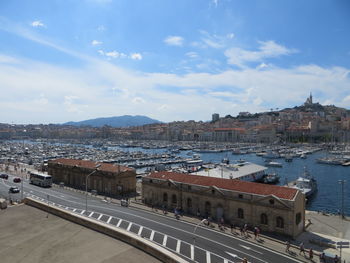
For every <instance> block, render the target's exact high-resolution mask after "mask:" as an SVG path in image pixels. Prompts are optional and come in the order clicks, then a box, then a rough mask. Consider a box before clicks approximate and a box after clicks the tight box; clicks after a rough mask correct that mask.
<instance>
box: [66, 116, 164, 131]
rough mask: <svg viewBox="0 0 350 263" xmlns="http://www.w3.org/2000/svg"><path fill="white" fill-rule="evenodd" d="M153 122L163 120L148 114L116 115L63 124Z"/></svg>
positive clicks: (134, 123)
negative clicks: (152, 117)
mask: <svg viewBox="0 0 350 263" xmlns="http://www.w3.org/2000/svg"><path fill="white" fill-rule="evenodd" d="M153 123H161V122H160V121H158V120H155V119H151V118H149V117H147V116H140V115H136V116H131V115H124V116H115V117H107V118H96V119H90V120H84V121H77V122H73V121H70V122H66V123H63V125H72V126H91V127H102V126H105V125H108V126H111V127H118V128H121V127H133V126H142V125H146V124H153Z"/></svg>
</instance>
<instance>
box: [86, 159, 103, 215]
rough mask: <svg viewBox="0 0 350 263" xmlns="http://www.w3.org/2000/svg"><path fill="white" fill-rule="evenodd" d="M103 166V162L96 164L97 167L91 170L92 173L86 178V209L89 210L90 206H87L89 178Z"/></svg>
mask: <svg viewBox="0 0 350 263" xmlns="http://www.w3.org/2000/svg"><path fill="white" fill-rule="evenodd" d="M100 166H101V164H98V165H96V166H95V169H94V170H93V171H92V172H91V173H89V174H88V175H87V176H86V178H85V211H87V208H88V206H87V200H88V198H87V197H88V179H89V177H90V176H91V175H92V174H94V173H96V172H97V169H98V168H99V167H100Z"/></svg>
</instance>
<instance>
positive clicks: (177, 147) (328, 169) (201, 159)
mask: <svg viewBox="0 0 350 263" xmlns="http://www.w3.org/2000/svg"><path fill="white" fill-rule="evenodd" d="M204 147H208V148H209V149H220V150H218V151H207V152H198V151H196V150H195V149H204ZM329 148H330V147H329V146H328V145H321V146H320V145H309V144H305V145H263V144H261V145H260V144H232V145H231V144H227V143H226V144H225V143H221V144H212V145H210V144H209V143H206V144H203V143H198V142H166V141H146V142H145V141H139V142H138V141H130V142H125V141H123V142H110V141H103V140H96V141H57V140H36V141H29V140H23V141H1V142H0V163H2V164H6V163H15V162H19V163H26V164H31V165H35V166H36V167H39V166H41V165H44V167H45V163H47V161H48V160H49V159H55V158H62V157H65V158H79V159H87V160H95V161H103V162H108V163H118V164H122V165H126V166H129V167H134V168H135V169H136V171H137V174H138V177H142V176H143V175H144V174H146V173H147V172H149V171H152V170H157V169H160V170H164V169H182V171H183V172H194V173H196V172H201V173H203V175H204V174H206V175H208V171H209V175H210V176H212V175H214V174H216V175H217V176H218V177H221V176H222V175H223V172H222V171H224V169H221V168H220V165H219V164H221V163H222V162H223V160H225V162H227V163H229V165H228V164H226V168H225V169H226V170H227V171H228V172H227V173H225V174H226V175H228V178H230V175H231V176H232V178H234V174H235V173H234V170H235V168H234V165H236V166H237V165H239V164H243V167H244V166H245V164H247V163H250V164H256V165H258V166H261V167H264V172H265V173H266V174H270V175H271V174H276V175H275V177H271V176H270V177H268V178H267V179H266V181H265V182H266V183H277V184H278V185H286V184H288V183H290V182H293V181H296V180H297V179H298V177H299V176H300V174H301V172H302V171H303V169H304V167H307V169H308V171H309V172H310V174H312V175H313V176H314V178H315V179H316V180H317V183H318V191H317V192H316V193H315V194H314V197H313V198H312V200H310V202H308V204H307V209H309V210H314V211H323V212H326V213H333V214H336V213H339V210H340V206H341V199H342V196H341V188H340V185H339V180H348V179H349V174H350V170H349V168H348V166H343V165H328V164H327V163H319V162H318V160H319V159H321V158H329V156H332V154H330V151H329ZM234 149H236V150H234ZM237 150H239V154H238V152H236V151H237ZM233 151H235V154H232V153H233ZM266 152H269V153H270V152H275V153H278V154H279V158H278V159H272V158H269V159H268V160H269V161H270V162H276V161H277V162H278V163H281V164H282V162H283V160H284V161H285V162H283V165H282V167H271V168H267V167H266V162H265V160H266V158H264V155H265V154H266ZM302 154H305V155H307V158H303V157H302ZM286 156H288V158H292V161H287V160H285V158H286ZM275 157H276V156H275ZM215 165H216V171H215V170H214V168H213V167H214V166H215ZM230 166H231V168H230V169H228V168H227V167H230ZM222 167H225V165H223V166H222ZM237 167H239V166H237ZM237 167H236V168H237ZM246 167H249V166H247V165H246ZM208 169H210V170H208ZM274 169H276V170H274ZM214 171H215V172H214ZM276 177H278V178H276ZM246 179H248V178H246ZM348 185H349V184H345V191H344V195H345V197H344V199H345V213H346V214H347V215H350V206H349V205H347V200H350V191H349V190H348V189H349V186H348Z"/></svg>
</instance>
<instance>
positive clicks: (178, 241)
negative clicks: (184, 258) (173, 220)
mask: <svg viewBox="0 0 350 263" xmlns="http://www.w3.org/2000/svg"><path fill="white" fill-rule="evenodd" d="M180 246H181V240H179V239H178V240H177V244H176V253H179V252H180Z"/></svg>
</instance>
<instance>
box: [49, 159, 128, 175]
mask: <svg viewBox="0 0 350 263" xmlns="http://www.w3.org/2000/svg"><path fill="white" fill-rule="evenodd" d="M49 163H58V164H63V165H67V166H78V167H83V168H87V169H95V167H96V166H97V165H98V164H100V165H101V166H100V167H98V170H101V171H106V172H112V173H119V172H126V171H133V170H134V169H132V168H129V167H125V166H121V165H117V164H110V163H101V162H94V161H88V160H77V159H65V158H59V159H55V160H50V161H49Z"/></svg>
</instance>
